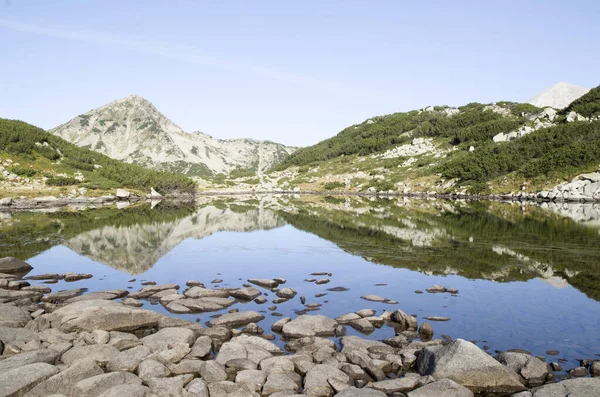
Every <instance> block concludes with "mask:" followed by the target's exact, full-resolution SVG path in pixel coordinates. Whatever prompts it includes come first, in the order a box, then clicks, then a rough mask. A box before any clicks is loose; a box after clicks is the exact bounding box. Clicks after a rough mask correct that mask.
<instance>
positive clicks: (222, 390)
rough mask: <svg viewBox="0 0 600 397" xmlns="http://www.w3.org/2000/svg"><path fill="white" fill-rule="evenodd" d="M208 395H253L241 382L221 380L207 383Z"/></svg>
mask: <svg viewBox="0 0 600 397" xmlns="http://www.w3.org/2000/svg"><path fill="white" fill-rule="evenodd" d="M208 391H209V394H210V397H229V396H230V397H253V396H254V395H253V394H252V392H251V391H250V390H249V389H248V388H247V387H246V385H243V384H237V383H234V382H228V381H222V382H215V383H209V384H208Z"/></svg>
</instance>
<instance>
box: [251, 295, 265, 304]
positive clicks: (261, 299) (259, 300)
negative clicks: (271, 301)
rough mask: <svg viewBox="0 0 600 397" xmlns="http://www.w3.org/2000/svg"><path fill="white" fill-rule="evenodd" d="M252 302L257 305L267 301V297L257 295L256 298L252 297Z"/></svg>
mask: <svg viewBox="0 0 600 397" xmlns="http://www.w3.org/2000/svg"><path fill="white" fill-rule="evenodd" d="M254 302H255V303H257V304H259V305H262V304H265V303H267V298H265V297H264V296H259V297H258V298H256V299H254Z"/></svg>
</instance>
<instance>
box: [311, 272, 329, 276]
mask: <svg viewBox="0 0 600 397" xmlns="http://www.w3.org/2000/svg"><path fill="white" fill-rule="evenodd" d="M328 274H329V273H328V272H314V273H311V274H310V275H311V276H327V275H328Z"/></svg>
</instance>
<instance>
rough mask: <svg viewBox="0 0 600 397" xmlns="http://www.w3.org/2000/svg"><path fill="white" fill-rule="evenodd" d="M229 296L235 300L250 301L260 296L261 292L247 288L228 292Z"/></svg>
mask: <svg viewBox="0 0 600 397" xmlns="http://www.w3.org/2000/svg"><path fill="white" fill-rule="evenodd" d="M229 295H230V296H232V297H234V298H236V299H240V300H246V301H251V300H252V299H254V298H256V297H258V296H260V295H262V292H260V291H259V290H257V289H256V288H254V287H248V288H240V289H236V290H232V291H229Z"/></svg>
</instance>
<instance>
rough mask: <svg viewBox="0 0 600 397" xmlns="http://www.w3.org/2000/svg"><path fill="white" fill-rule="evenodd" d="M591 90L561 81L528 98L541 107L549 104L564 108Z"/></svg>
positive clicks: (531, 102) (556, 107)
mask: <svg viewBox="0 0 600 397" xmlns="http://www.w3.org/2000/svg"><path fill="white" fill-rule="evenodd" d="M589 91H590V89H589V88H585V87H580V86H577V85H574V84H569V83H565V82H564V81H561V82H559V83H556V84H554V85H553V86H551V87H548V88H546V89H544V90H543V91H540V92H539V93H537V94H535V95H534V96H533V97H531V98H529V99H528V100H527V103H529V104H531V105H534V106H537V107H540V108H543V107H548V106H549V107H552V108H555V109H564V108H566V107H567V106H569V104H570V103H571V102H573V101H574V100H576V99H578V98H580V97H582V96H583V95H585V94H587V93H588V92H589Z"/></svg>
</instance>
